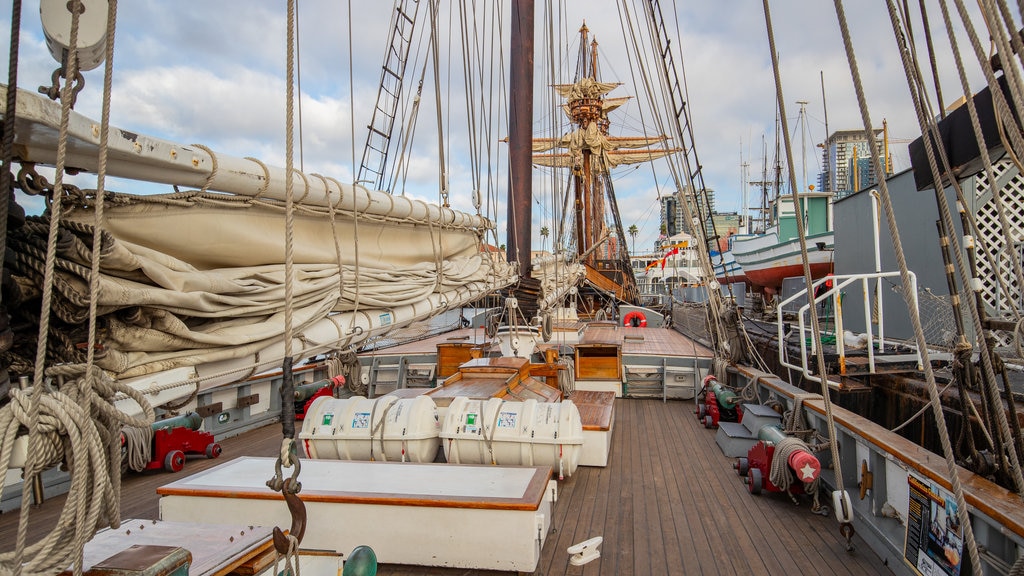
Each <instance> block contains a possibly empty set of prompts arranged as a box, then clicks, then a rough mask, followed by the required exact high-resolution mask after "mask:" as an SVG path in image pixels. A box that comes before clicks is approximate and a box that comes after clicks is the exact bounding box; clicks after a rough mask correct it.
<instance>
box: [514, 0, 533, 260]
mask: <svg viewBox="0 0 1024 576" xmlns="http://www.w3.org/2000/svg"><path fill="white" fill-rule="evenodd" d="M533 8H534V6H533V0H515V1H513V2H512V31H511V53H510V60H511V63H510V65H509V88H510V90H509V93H510V102H509V120H508V127H509V131H508V143H509V160H508V163H509V170H508V188H509V202H508V246H507V250H508V261H509V262H517V263H518V264H519V276H520V278H528V277H530V237H531V234H532V216H531V206H530V200H531V198H532V197H533V173H532V170H533V167H532V164H531V156H532V146H533V144H532V142H533V15H534V9H533Z"/></svg>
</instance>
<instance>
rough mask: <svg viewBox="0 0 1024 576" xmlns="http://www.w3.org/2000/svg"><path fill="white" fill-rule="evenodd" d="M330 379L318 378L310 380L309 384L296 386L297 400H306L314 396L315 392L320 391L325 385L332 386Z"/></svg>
mask: <svg viewBox="0 0 1024 576" xmlns="http://www.w3.org/2000/svg"><path fill="white" fill-rule="evenodd" d="M330 385H331V381H330V380H318V381H316V382H310V383H309V384H301V385H299V386H296V387H295V401H296V402H305V401H306V400H309V399H310V398H312V397H313V395H314V394H316V393H317V392H319V391H320V389H321V388H323V387H325V386H330Z"/></svg>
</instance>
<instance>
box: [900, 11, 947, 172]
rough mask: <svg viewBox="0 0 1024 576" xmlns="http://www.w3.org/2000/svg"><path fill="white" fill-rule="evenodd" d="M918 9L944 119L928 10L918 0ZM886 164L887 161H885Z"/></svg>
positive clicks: (936, 95) (940, 86) (940, 84)
mask: <svg viewBox="0 0 1024 576" xmlns="http://www.w3.org/2000/svg"><path fill="white" fill-rule="evenodd" d="M918 4H919V9H920V11H921V24H922V26H923V27H924V40H925V43H926V44H927V45H928V63H929V65H930V66H931V70H932V82H933V83H934V85H935V99H936V100H937V103H938V106H937V108H938V109H939V114H942V117H943V118H945V117H946V106H945V105H944V104H943V102H944V100H943V98H942V82H941V81H940V80H939V67H938V65H937V63H936V60H935V45H934V41H933V39H932V31H931V24H929V23H928V8H927V7H926V6H925V0H918ZM886 161H887V162H888V159H887V160H886Z"/></svg>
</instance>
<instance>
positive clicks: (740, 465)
mask: <svg viewBox="0 0 1024 576" xmlns="http://www.w3.org/2000/svg"><path fill="white" fill-rule="evenodd" d="M732 467H733V468H735V469H736V474H737V475H738V476H746V475H747V470H750V461H748V460H747V459H746V457H743V456H741V457H739V458H737V459H736V463H735V464H733V466H732Z"/></svg>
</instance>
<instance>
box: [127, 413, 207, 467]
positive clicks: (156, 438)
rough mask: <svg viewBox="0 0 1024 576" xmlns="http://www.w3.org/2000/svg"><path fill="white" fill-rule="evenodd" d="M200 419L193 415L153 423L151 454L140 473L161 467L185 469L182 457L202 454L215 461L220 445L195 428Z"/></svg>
mask: <svg viewBox="0 0 1024 576" xmlns="http://www.w3.org/2000/svg"><path fill="white" fill-rule="evenodd" d="M202 425H203V419H202V417H200V416H199V414H196V413H195V412H188V413H185V414H182V415H181V416H176V417H174V418H168V419H166V420H160V421H159V422H154V423H153V455H152V457H151V458H150V461H149V463H148V464H146V467H145V468H144V470H156V469H158V468H163V469H164V470H166V471H168V472H180V471H181V469H182V468H184V467H185V455H186V454H203V455H205V456H206V457H207V458H216V457H218V456H220V454H221V448H220V444H217V443H216V442H215V441H214V439H213V434H210V433H209V432H204V431H202V430H200V429H199V427H200V426H202Z"/></svg>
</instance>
